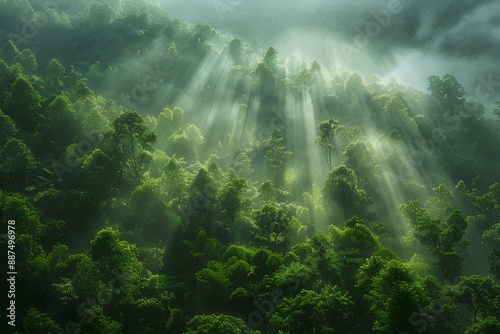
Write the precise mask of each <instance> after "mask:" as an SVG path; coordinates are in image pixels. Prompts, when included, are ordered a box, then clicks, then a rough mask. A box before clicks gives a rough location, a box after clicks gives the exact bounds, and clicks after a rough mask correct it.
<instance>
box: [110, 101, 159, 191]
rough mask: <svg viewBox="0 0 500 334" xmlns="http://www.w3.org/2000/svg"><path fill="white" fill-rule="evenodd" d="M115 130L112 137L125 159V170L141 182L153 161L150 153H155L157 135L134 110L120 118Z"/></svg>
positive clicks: (115, 123)
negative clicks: (154, 145) (146, 169)
mask: <svg viewBox="0 0 500 334" xmlns="http://www.w3.org/2000/svg"><path fill="white" fill-rule="evenodd" d="M113 128H114V130H113V131H112V133H111V137H112V138H113V140H114V141H115V142H116V143H117V144H118V149H119V150H120V155H121V156H122V157H124V159H125V161H124V166H123V168H125V170H126V172H128V173H130V175H131V178H132V179H133V180H134V181H135V182H140V181H141V178H142V173H143V172H144V170H145V167H146V166H147V165H148V164H149V163H150V162H151V160H152V159H151V155H150V154H149V153H150V152H152V151H153V147H152V144H153V143H154V142H155V141H156V135H155V134H154V133H153V132H151V131H149V130H148V129H147V127H146V125H145V124H144V119H143V118H142V117H141V116H140V115H139V114H137V112H135V111H132V110H129V111H127V112H125V113H123V114H121V115H120V116H118V118H117V119H115V121H114V122H113Z"/></svg>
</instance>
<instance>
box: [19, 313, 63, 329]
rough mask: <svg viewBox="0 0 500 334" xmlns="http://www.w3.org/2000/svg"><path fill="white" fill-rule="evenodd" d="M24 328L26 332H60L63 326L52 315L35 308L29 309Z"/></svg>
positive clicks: (24, 320) (24, 319)
mask: <svg viewBox="0 0 500 334" xmlns="http://www.w3.org/2000/svg"><path fill="white" fill-rule="evenodd" d="M23 329H24V331H23V333H26V334H39V333H59V332H60V331H61V327H59V326H58V325H57V324H56V323H55V322H54V320H52V319H51V318H50V316H48V315H47V314H46V313H43V312H40V311H39V310H37V309H35V308H31V309H29V311H28V312H27V313H26V315H25V316H24V318H23Z"/></svg>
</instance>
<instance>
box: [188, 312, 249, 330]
mask: <svg viewBox="0 0 500 334" xmlns="http://www.w3.org/2000/svg"><path fill="white" fill-rule="evenodd" d="M186 333H187V334H211V333H228V334H244V333H247V331H246V326H245V323H244V322H243V321H242V320H241V319H238V318H235V317H233V316H230V315H225V314H219V315H215V314H210V315H197V316H195V317H193V318H192V319H191V320H190V321H189V322H188V331H187V332H186Z"/></svg>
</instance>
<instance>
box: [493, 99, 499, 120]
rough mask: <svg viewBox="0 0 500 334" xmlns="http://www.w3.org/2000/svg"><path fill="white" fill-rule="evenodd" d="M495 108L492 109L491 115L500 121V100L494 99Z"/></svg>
mask: <svg viewBox="0 0 500 334" xmlns="http://www.w3.org/2000/svg"><path fill="white" fill-rule="evenodd" d="M495 104H496V106H497V107H496V108H495V109H493V115H495V116H496V117H497V121H500V101H496V102H495Z"/></svg>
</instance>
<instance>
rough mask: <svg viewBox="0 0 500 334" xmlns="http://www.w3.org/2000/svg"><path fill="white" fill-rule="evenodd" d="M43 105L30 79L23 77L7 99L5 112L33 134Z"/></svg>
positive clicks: (12, 87)
mask: <svg viewBox="0 0 500 334" xmlns="http://www.w3.org/2000/svg"><path fill="white" fill-rule="evenodd" d="M41 103H42V98H41V96H40V94H38V92H37V91H36V90H35V88H33V85H32V84H31V83H30V82H29V80H28V78H26V77H24V76H22V75H21V76H18V77H17V78H16V80H15V81H14V83H13V84H12V86H11V89H10V92H9V93H8V94H7V96H6V98H5V101H4V112H5V113H6V114H7V115H9V116H10V117H11V118H12V119H13V120H14V121H15V122H16V124H17V125H18V126H19V127H20V128H22V129H24V130H27V131H29V132H33V131H34V130H35V127H36V125H37V123H38V118H39V112H40V109H41V108H42V105H41Z"/></svg>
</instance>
